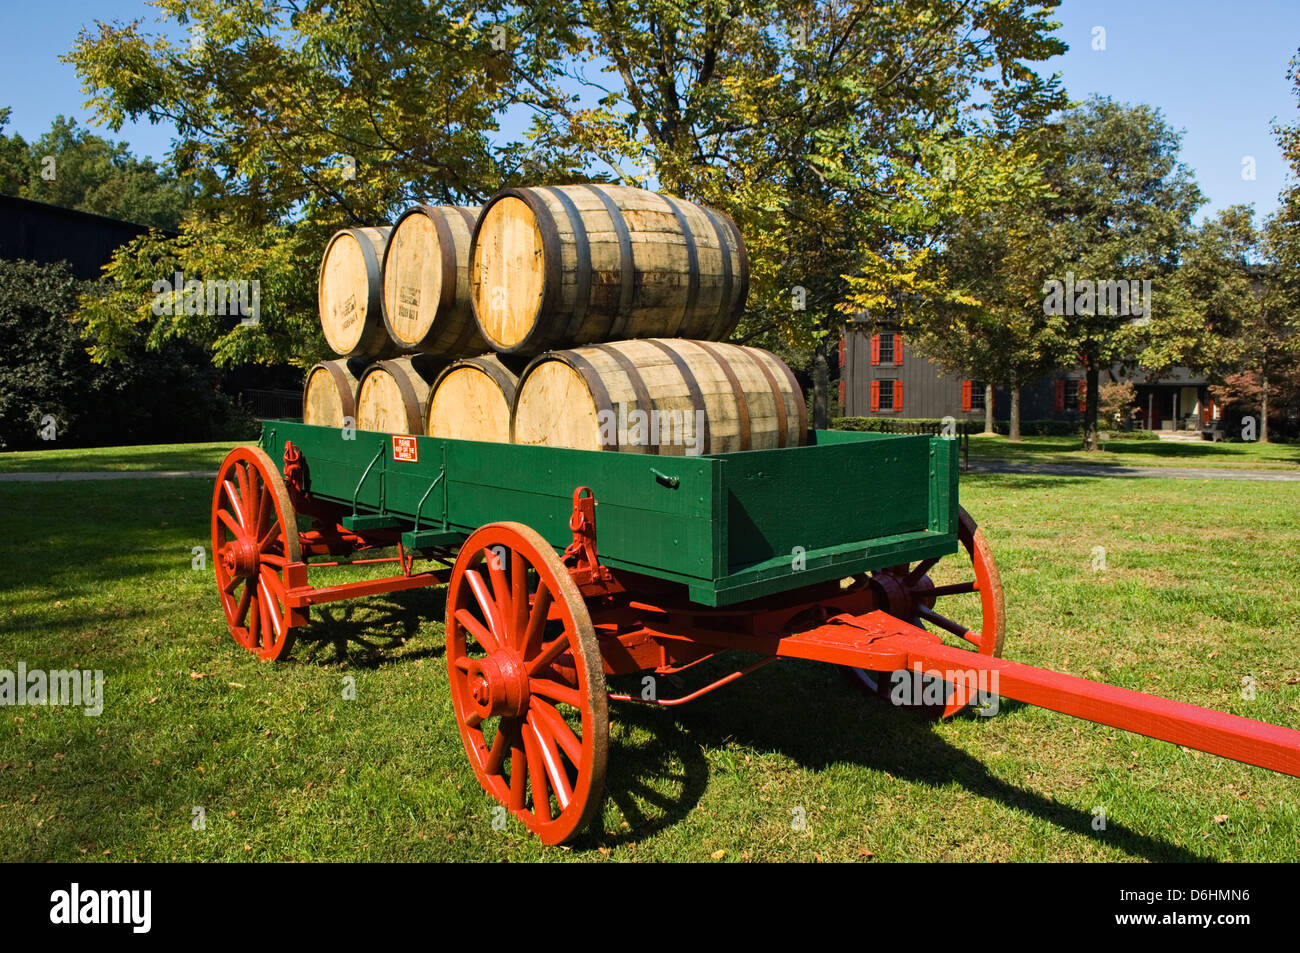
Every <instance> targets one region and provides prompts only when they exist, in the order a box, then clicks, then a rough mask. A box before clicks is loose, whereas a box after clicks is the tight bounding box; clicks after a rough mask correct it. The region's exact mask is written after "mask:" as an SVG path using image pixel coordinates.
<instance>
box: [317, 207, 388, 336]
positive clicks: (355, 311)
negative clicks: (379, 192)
mask: <svg viewBox="0 0 1300 953" xmlns="http://www.w3.org/2000/svg"><path fill="white" fill-rule="evenodd" d="M390 231H391V229H389V228H388V227H387V226H384V227H382V228H345V229H343V230H342V231H339V232H335V233H334V235H333V236H331V238H330V240H329V242H328V244H326V246H325V253H324V254H323V255H322V256H321V264H320V272H319V275H318V277H317V303H318V306H319V310H320V322H321V330H322V331H323V332H324V334H325V342H326V343H327V344H328V345H329V346H330V349H331V350H332V351H334V353H335V354H339V355H342V356H343V357H364V356H375V355H379V354H382V353H385V352H391V345H390V344H389V342H388V334H387V331H386V330H385V328H384V324H383V315H382V313H381V304H380V259H381V255H382V251H383V247H384V244H385V243H386V241H387V238H388V234H389V232H390Z"/></svg>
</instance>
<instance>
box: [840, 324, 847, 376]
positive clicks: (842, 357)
mask: <svg viewBox="0 0 1300 953" xmlns="http://www.w3.org/2000/svg"><path fill="white" fill-rule="evenodd" d="M847 333H848V332H845V334H841V335H840V370H843V369H844V363H845V351H847V350H848V348H847V346H846V345H845V343H844V339H845V337H846V336H847Z"/></svg>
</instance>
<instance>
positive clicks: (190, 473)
mask: <svg viewBox="0 0 1300 953" xmlns="http://www.w3.org/2000/svg"><path fill="white" fill-rule="evenodd" d="M216 476H217V471H216V470H94V471H80V472H79V471H75V470H68V471H64V472H57V473H56V472H43V473H36V472H34V473H0V483H57V482H62V481H64V480H166V479H169V478H171V479H175V478H178V477H189V478H191V479H204V480H213V479H216Z"/></svg>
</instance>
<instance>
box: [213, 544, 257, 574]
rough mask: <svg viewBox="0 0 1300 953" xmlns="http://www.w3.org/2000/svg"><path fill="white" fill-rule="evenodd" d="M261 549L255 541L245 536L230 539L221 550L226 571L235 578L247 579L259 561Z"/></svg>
mask: <svg viewBox="0 0 1300 953" xmlns="http://www.w3.org/2000/svg"><path fill="white" fill-rule="evenodd" d="M261 555H262V554H261V550H260V549H259V548H258V546H257V543H256V542H254V541H253V540H252V539H249V538H247V537H245V538H243V539H232V540H231V541H230V542H229V543H228V544H227V545H226V548H225V549H223V550H222V551H221V561H222V563H223V564H224V565H225V567H226V572H228V573H230V575H231V576H233V577H234V578H236V579H249V578H251V577H252V576H253V575H254V574H255V573H256V572H257V567H258V566H259V565H260V563H261Z"/></svg>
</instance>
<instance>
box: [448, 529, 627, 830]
mask: <svg viewBox="0 0 1300 953" xmlns="http://www.w3.org/2000/svg"><path fill="white" fill-rule="evenodd" d="M484 563H486V567H487V568H486V572H484V571H483V570H482V568H481V567H482V566H483V564H484ZM494 623H495V624H494ZM446 631H447V659H448V675H449V677H450V687H451V697H452V706H453V708H454V710H455V713H456V720H457V725H458V726H459V728H460V731H461V740H462V741H463V742H464V745H465V750H466V753H467V754H468V755H469V757H470V764H471V766H472V767H473V769H474V772H475V774H476V775H477V776H478V779H479V783H480V784H482V785H483V787H484V789H485V790H486V791H487V792H488V793H489V794H490V795H492V796H493V797H494V798H496V799H497V800H498V801H500V802H501V803H502V804H505V805H506V806H507V807H508V808H509V809H510V811H511V812H512V813H513V814H514V815H515V816H516V817H517V818H518V819H519V820H520V821H521V822H522V823H523V824H524V825H525V826H527V827H528V828H529V829H530V830H532V831H534V832H535V833H537V834H538V835H539V836H540V837H541V838H542V840H543V841H545V842H546V843H552V844H556V843H561V842H562V841H564V840H566V839H568V838H570V837H572V836H573V835H574V834H576V833H578V832H579V831H580V830H582V829H583V828H584V827H585V826H586V825H587V824H588V823H589V822H590V821H591V819H592V818H593V817H594V815H595V814H596V812H597V809H598V807H599V803H600V796H601V792H602V789H603V786H604V774H605V761H606V756H607V750H606V749H607V745H608V734H609V728H608V710H607V704H608V702H607V698H606V695H605V686H604V668H603V664H602V662H601V658H600V652H599V648H598V645H597V642H596V637H595V630H594V629H593V628H592V626H591V620H590V617H589V616H588V615H587V609H586V605H585V603H584V602H583V600H582V597H581V594H580V593H579V592H578V590H577V587H576V586H575V585H574V583H573V580H572V579H571V578H570V576H569V574H568V571H567V570H566V569H565V568H564V566H563V564H562V563H561V562H560V561H559V558H558V557H557V556H556V554H555V550H554V549H552V548H551V547H550V546H549V545H548V544H547V543H546V541H545V540H544V539H542V538H541V537H540V536H539V535H538V534H537V533H536V532H534V531H533V530H530V529H528V528H527V527H525V526H521V525H519V524H516V523H495V524H491V525H489V526H485V527H483V528H482V529H480V530H478V531H477V532H476V533H474V534H473V535H472V536H471V537H470V538H469V539H468V540H466V542H465V544H464V545H463V546H462V547H461V551H460V554H459V556H458V557H457V560H456V565H455V566H454V567H453V569H452V577H451V583H450V587H449V589H448V596H447V625H446ZM493 724H495V726H496V734H495V736H493V735H492V733H491V732H492V726H493Z"/></svg>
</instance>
